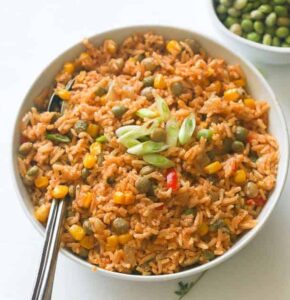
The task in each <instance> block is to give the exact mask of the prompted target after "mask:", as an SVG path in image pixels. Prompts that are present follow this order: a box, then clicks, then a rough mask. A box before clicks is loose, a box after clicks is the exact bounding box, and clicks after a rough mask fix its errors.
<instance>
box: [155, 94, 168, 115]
mask: <svg viewBox="0 0 290 300" xmlns="http://www.w3.org/2000/svg"><path fill="white" fill-rule="evenodd" d="M156 104H157V110H158V112H159V114H160V116H161V118H162V119H163V120H164V121H167V120H168V119H169V118H170V110H169V107H168V105H167V103H166V101H165V100H164V99H163V98H161V97H160V96H159V95H157V96H156Z"/></svg>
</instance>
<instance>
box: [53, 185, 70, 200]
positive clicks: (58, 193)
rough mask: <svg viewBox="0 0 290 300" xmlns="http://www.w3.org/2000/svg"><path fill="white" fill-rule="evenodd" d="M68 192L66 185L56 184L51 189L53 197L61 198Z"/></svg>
mask: <svg viewBox="0 0 290 300" xmlns="http://www.w3.org/2000/svg"><path fill="white" fill-rule="evenodd" d="M67 193H68V187H67V186H66V185H57V186H56V187H55V188H54V189H53V191H52V197H53V198H55V199H62V198H64V197H65V196H66V195H67Z"/></svg>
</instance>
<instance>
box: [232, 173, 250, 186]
mask: <svg viewBox="0 0 290 300" xmlns="http://www.w3.org/2000/svg"><path fill="white" fill-rule="evenodd" d="M246 179H247V174H246V172H245V170H243V169H240V170H237V171H236V173H235V175H234V181H235V183H237V184H243V183H245V181H246Z"/></svg>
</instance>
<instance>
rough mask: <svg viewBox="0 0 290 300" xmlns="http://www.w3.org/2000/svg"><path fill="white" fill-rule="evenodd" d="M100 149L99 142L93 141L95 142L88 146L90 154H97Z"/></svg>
mask: <svg viewBox="0 0 290 300" xmlns="http://www.w3.org/2000/svg"><path fill="white" fill-rule="evenodd" d="M101 151H102V145H101V143H99V142H95V143H92V144H91V146H90V153H91V155H94V156H96V155H99V154H100V153H101Z"/></svg>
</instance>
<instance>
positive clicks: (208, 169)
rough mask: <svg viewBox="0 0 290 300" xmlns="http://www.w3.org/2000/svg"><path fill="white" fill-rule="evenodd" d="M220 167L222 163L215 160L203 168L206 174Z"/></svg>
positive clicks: (213, 172)
mask: <svg viewBox="0 0 290 300" xmlns="http://www.w3.org/2000/svg"><path fill="white" fill-rule="evenodd" d="M221 168H222V164H221V163H220V162H219V161H215V162H213V163H211V164H209V165H207V166H206V167H205V168H204V170H205V172H206V173H208V174H215V173H217V172H218V171H219V170H220V169H221Z"/></svg>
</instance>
